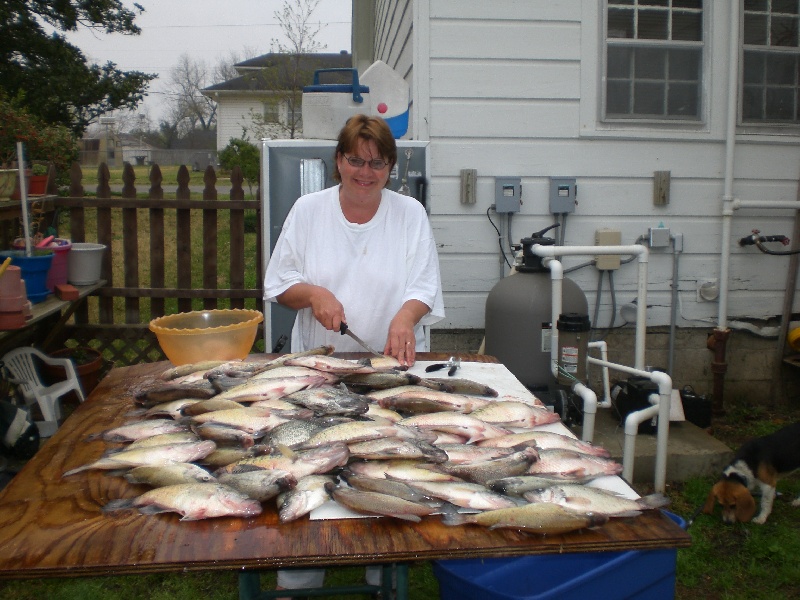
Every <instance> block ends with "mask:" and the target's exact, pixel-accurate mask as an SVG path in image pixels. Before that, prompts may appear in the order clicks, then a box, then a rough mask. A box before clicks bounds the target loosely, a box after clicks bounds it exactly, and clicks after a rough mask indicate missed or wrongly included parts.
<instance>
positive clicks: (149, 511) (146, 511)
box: [139, 504, 183, 520]
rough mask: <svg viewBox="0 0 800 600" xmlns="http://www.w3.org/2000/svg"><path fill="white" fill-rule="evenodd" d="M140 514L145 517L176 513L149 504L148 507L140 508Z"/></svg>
mask: <svg viewBox="0 0 800 600" xmlns="http://www.w3.org/2000/svg"><path fill="white" fill-rule="evenodd" d="M139 512H140V513H142V514H143V515H158V514H161V513H165V512H174V511H173V510H172V509H170V508H164V507H163V506H159V505H158V504H148V505H147V506H140V507H139ZM181 520H183V519H181Z"/></svg>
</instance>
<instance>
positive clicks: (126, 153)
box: [119, 133, 158, 165]
mask: <svg viewBox="0 0 800 600" xmlns="http://www.w3.org/2000/svg"><path fill="white" fill-rule="evenodd" d="M119 142H120V149H121V151H122V162H123V164H124V163H130V164H132V165H144V164H149V163H151V162H153V152H154V151H157V150H158V148H156V147H154V146H152V145H150V144H148V143H147V142H145V141H144V140H143V139H142V137H141V136H138V135H133V134H130V133H121V134H119Z"/></svg>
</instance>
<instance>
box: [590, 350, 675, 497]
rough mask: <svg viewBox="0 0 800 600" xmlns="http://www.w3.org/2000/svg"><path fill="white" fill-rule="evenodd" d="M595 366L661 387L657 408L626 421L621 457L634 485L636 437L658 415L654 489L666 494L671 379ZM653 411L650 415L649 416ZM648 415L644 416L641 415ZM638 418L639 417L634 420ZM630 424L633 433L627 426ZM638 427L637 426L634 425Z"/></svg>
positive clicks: (600, 362) (659, 374)
mask: <svg viewBox="0 0 800 600" xmlns="http://www.w3.org/2000/svg"><path fill="white" fill-rule="evenodd" d="M590 360H591V362H592V363H593V364H597V365H605V366H607V367H609V368H611V369H615V370H617V371H622V372H624V373H629V374H631V375H638V376H640V377H646V378H648V379H650V381H653V382H655V383H656V384H658V406H657V407H656V406H651V407H648V408H645V409H643V410H640V411H636V412H633V413H630V414H629V415H628V417H627V418H626V419H625V448H624V450H623V454H622V473H623V477H625V479H626V480H627V481H628V483H631V482H632V481H633V464H634V460H635V450H636V435H637V434H638V429H639V423H642V422H644V421H645V420H647V419H650V418H653V416H655V415H656V414H657V415H658V425H657V428H656V462H655V476H654V481H653V485H654V487H655V490H656V491H657V492H664V491H665V490H666V486H667V446H668V441H669V413H670V405H671V403H672V378H671V377H670V376H669V375H667V374H666V373H662V372H661V371H652V372H651V371H642V370H640V369H632V368H631V367H626V366H624V365H618V364H615V363H610V362H608V361H603V360H598V359H596V358H592V359H590ZM648 411H650V412H648ZM640 413H645V414H643V415H642V414H640ZM634 415H636V416H634ZM629 422H630V423H631V429H629V427H628V423H629ZM634 424H635V425H634Z"/></svg>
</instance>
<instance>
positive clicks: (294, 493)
mask: <svg viewBox="0 0 800 600" xmlns="http://www.w3.org/2000/svg"><path fill="white" fill-rule="evenodd" d="M335 485H336V483H335V482H334V479H333V477H331V476H330V475H308V476H307V477H303V478H301V479H300V480H299V481H298V482H297V485H295V486H294V487H293V488H292V489H290V490H289V491H287V492H283V493H281V494H280V495H279V496H278V518H279V519H280V521H281V523H289V522H290V521H295V520H297V519H299V518H300V517H302V516H304V515H307V514H308V513H310V512H311V511H312V510H314V509H315V508H319V507H320V506H322V505H323V504H325V502H327V501H328V500H329V499H330V497H331V495H330V492H331V490H332V489H333V488H334V487H335Z"/></svg>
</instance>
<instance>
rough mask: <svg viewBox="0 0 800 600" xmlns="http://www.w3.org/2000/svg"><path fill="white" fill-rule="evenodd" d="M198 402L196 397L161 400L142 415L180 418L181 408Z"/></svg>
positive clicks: (181, 414)
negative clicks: (169, 400)
mask: <svg viewBox="0 0 800 600" xmlns="http://www.w3.org/2000/svg"><path fill="white" fill-rule="evenodd" d="M197 402H200V400H198V399H197V398H181V399H180V400H173V401H172V402H163V403H161V404H156V405H155V406H151V407H150V408H148V409H146V410H144V412H142V413H141V414H142V416H144V417H170V418H171V419H180V418H181V417H182V416H183V410H184V409H185V408H186V407H187V406H191V405H192V404H196V403H197Z"/></svg>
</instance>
